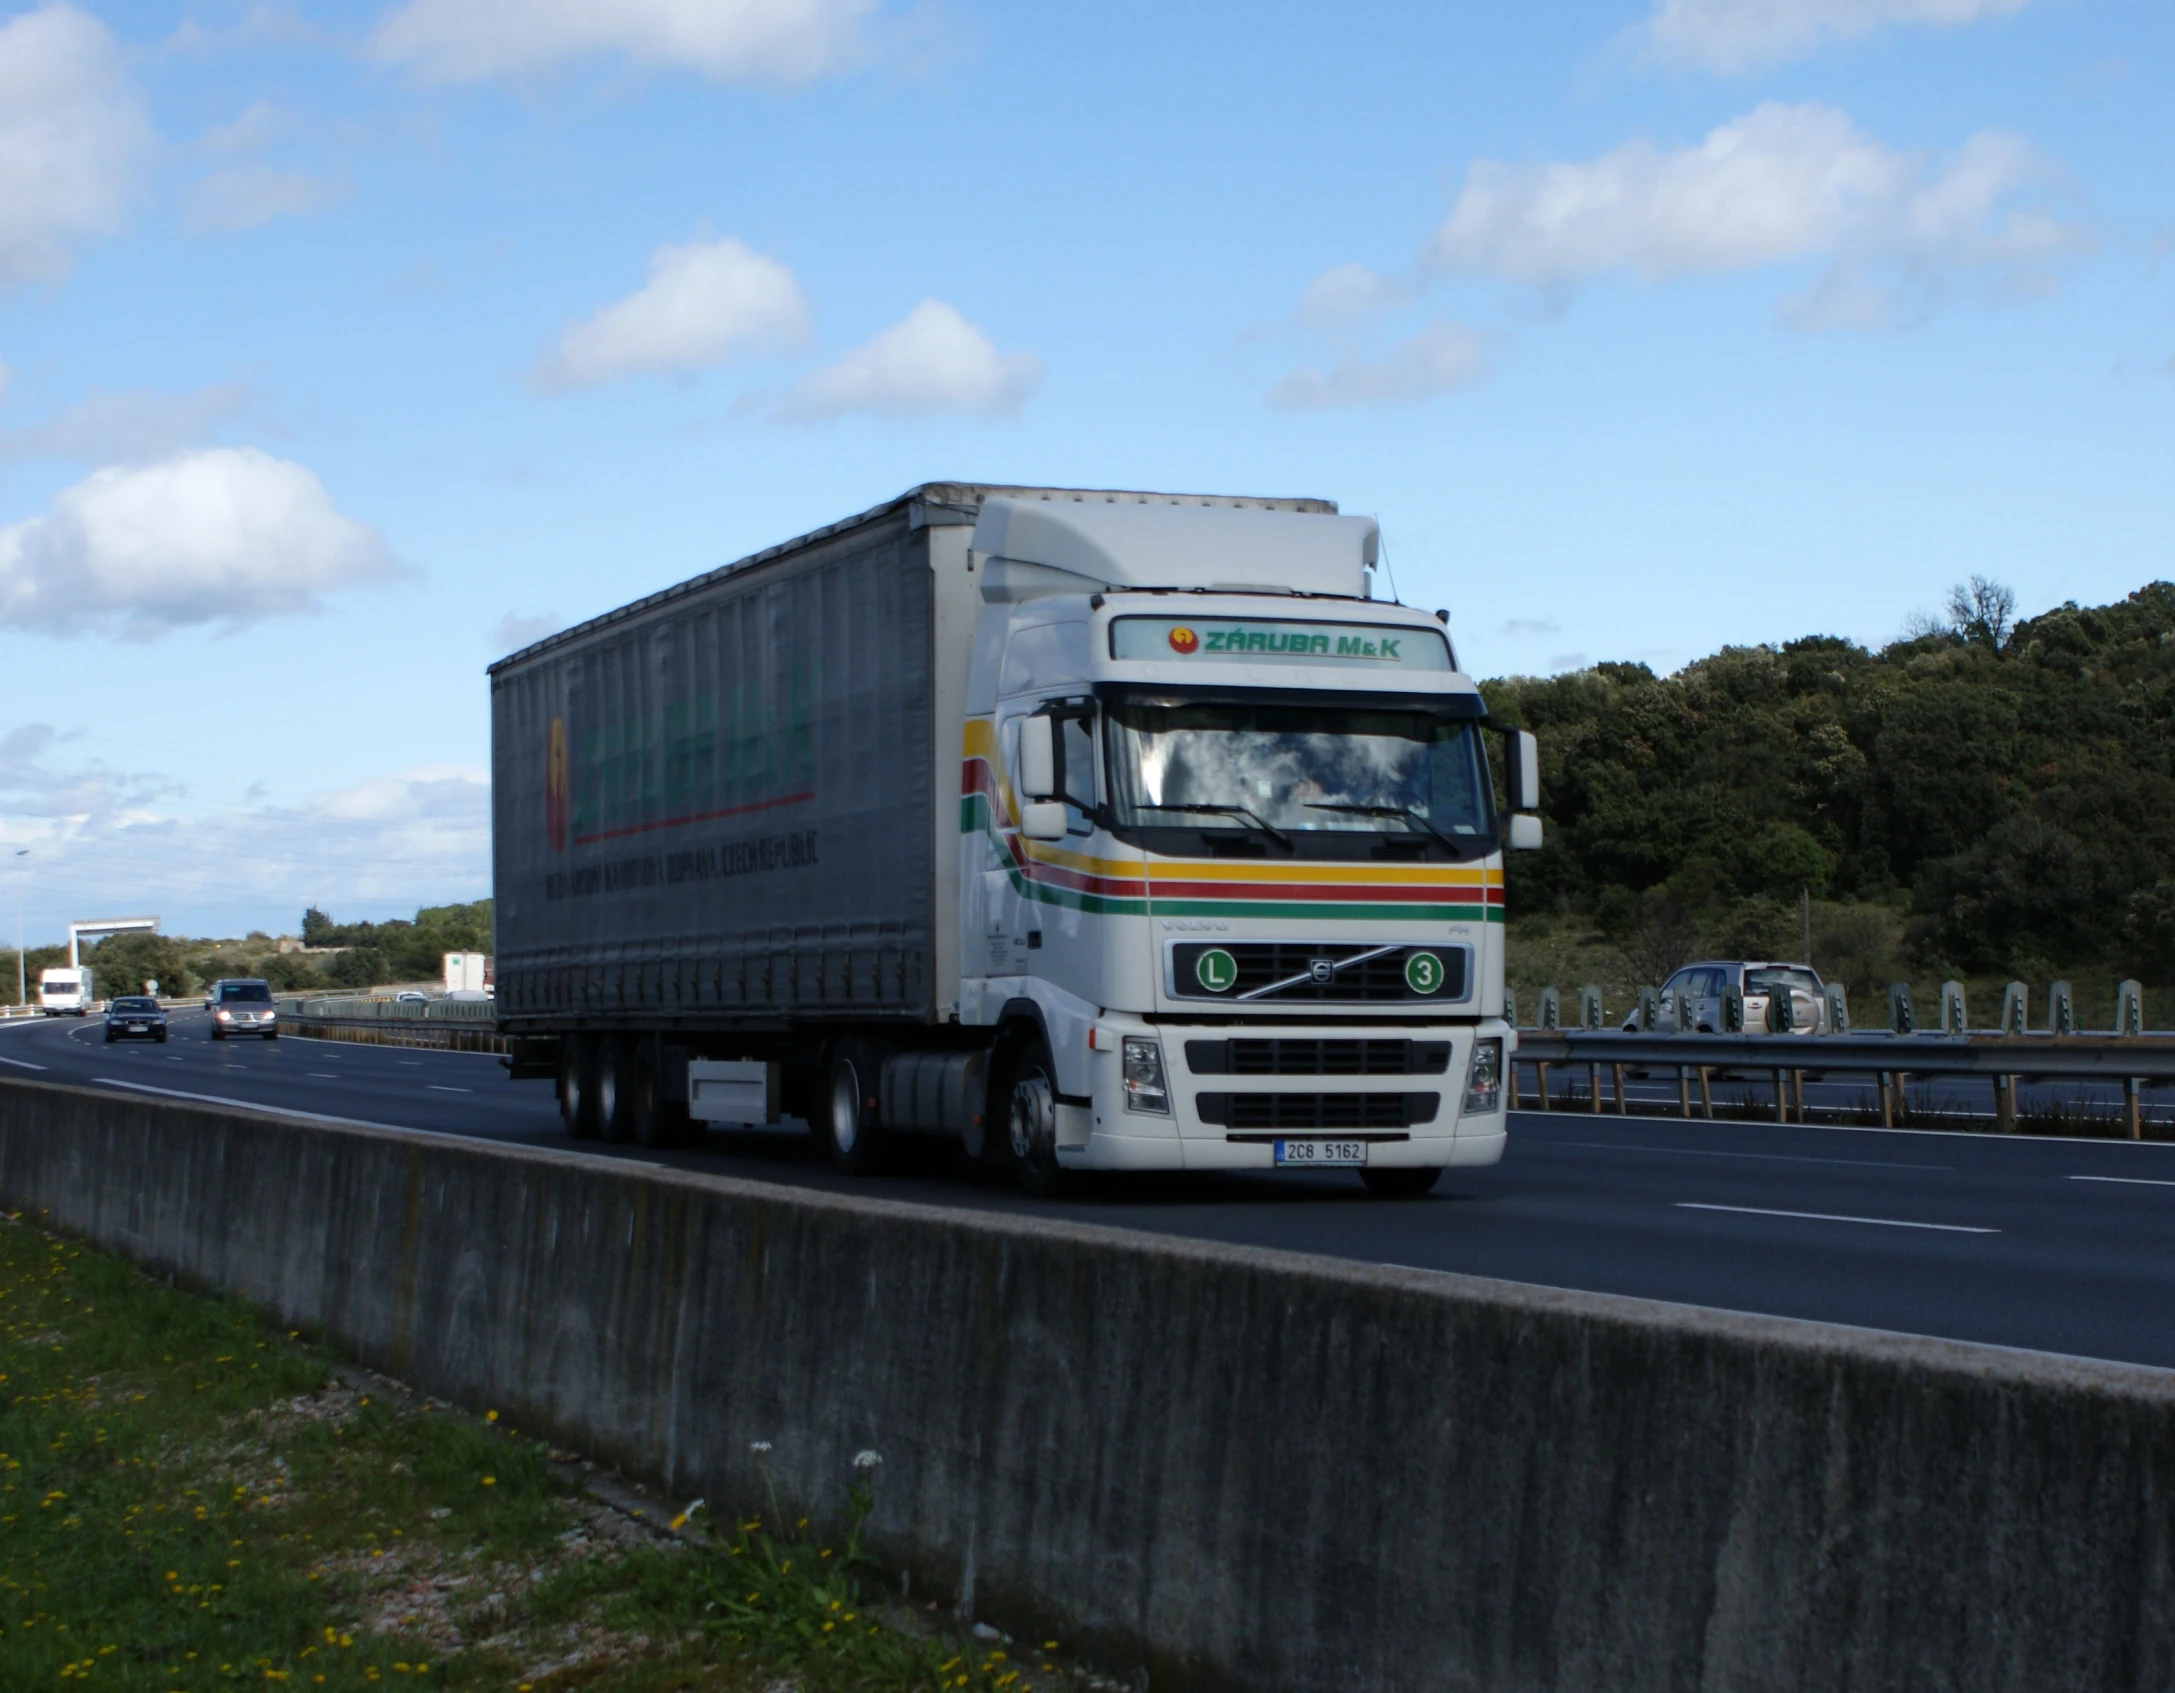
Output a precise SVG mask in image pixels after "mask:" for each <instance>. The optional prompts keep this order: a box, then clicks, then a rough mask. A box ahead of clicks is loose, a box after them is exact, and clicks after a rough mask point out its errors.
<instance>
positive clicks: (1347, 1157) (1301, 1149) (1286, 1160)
mask: <svg viewBox="0 0 2175 1693" xmlns="http://www.w3.org/2000/svg"><path fill="white" fill-rule="evenodd" d="M1276 1161H1277V1162H1278V1163H1279V1164H1364V1163H1366V1162H1367V1143H1366V1142H1365V1141H1363V1140H1280V1141H1278V1142H1277V1143H1276Z"/></svg>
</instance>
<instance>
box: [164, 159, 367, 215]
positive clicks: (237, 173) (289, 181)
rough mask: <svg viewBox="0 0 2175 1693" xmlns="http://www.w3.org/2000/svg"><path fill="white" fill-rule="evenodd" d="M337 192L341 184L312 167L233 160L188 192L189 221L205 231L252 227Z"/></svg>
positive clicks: (328, 198) (302, 209)
mask: <svg viewBox="0 0 2175 1693" xmlns="http://www.w3.org/2000/svg"><path fill="white" fill-rule="evenodd" d="M343 192H344V188H343V186H342V184H340V183H339V182H337V181H335V180H334V179H332V178H330V177H324V176H319V175H317V174H316V173H315V172H314V171H306V170H282V169H280V168H279V167H277V166H275V165H264V164H243V165H233V166H230V167H229V168H227V169H225V170H216V171H213V172H212V173H211V174H210V175H209V176H207V177H205V178H204V179H203V180H202V181H201V182H199V183H197V184H196V185H195V187H193V188H192V189H191V190H190V191H189V221H190V223H192V224H194V225H195V226H196V227H197V228H198V229H205V230H219V231H233V230H239V229H255V228H257V227H258V226H259V225H261V224H267V223H270V222H272V221H273V220H274V219H275V218H283V217H295V216H299V215H300V214H301V213H303V212H314V211H315V210H317V208H318V207H319V206H322V205H326V204H328V203H329V202H331V201H333V200H336V199H338V198H339V197H340V195H341V194H342V193H343Z"/></svg>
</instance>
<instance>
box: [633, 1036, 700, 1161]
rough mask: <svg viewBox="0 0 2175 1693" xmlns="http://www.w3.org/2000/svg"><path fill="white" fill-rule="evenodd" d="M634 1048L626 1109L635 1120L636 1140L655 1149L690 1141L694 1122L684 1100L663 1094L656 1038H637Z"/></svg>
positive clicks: (641, 1144) (681, 1144) (637, 1142)
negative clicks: (632, 1074) (665, 1096)
mask: <svg viewBox="0 0 2175 1693" xmlns="http://www.w3.org/2000/svg"><path fill="white" fill-rule="evenodd" d="M634 1048H635V1051H634V1085H633V1087H632V1089H631V1090H630V1097H629V1098H628V1101H627V1111H628V1114H629V1115H630V1117H631V1118H632V1119H633V1123H634V1139H635V1144H636V1145H638V1146H646V1147H649V1148H651V1149H652V1150H658V1149H661V1148H665V1147H673V1146H685V1145H687V1144H688V1143H689V1142H691V1141H692V1140H693V1139H694V1122H693V1120H692V1119H691V1118H690V1117H689V1116H688V1115H687V1106H686V1103H685V1102H684V1101H675V1100H669V1099H666V1098H664V1097H663V1091H664V1090H663V1087H662V1082H663V1077H662V1075H661V1074H660V1073H659V1072H660V1071H661V1069H662V1067H663V1066H662V1064H661V1062H660V1058H661V1054H660V1053H659V1052H658V1050H657V1042H656V1041H655V1040H654V1039H651V1040H637V1041H636V1042H635V1043H634Z"/></svg>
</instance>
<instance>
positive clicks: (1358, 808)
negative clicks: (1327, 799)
mask: <svg viewBox="0 0 2175 1693" xmlns="http://www.w3.org/2000/svg"><path fill="white" fill-rule="evenodd" d="M1301 803H1303V804H1304V805H1305V806H1306V808H1307V810H1309V811H1341V812H1343V813H1345V814H1346V815H1347V816H1351V817H1401V818H1403V819H1404V820H1405V822H1407V823H1409V824H1411V825H1412V827H1413V828H1415V829H1422V830H1425V831H1426V832H1427V833H1428V834H1430V835H1433V836H1434V837H1435V839H1437V840H1438V841H1440V842H1442V844H1443V845H1444V846H1446V847H1448V848H1449V849H1450V850H1451V851H1452V852H1454V853H1457V854H1459V855H1460V856H1463V855H1464V854H1465V853H1467V852H1470V851H1471V850H1472V843H1471V842H1470V841H1463V842H1461V841H1456V840H1452V839H1451V838H1450V837H1449V836H1448V835H1446V834H1444V833H1443V832H1442V831H1441V830H1440V829H1438V828H1436V827H1435V825H1434V824H1432V823H1430V822H1429V821H1428V820H1427V819H1426V818H1424V817H1422V816H1421V815H1420V814H1419V813H1418V812H1417V811H1414V810H1413V809H1412V808H1411V807H1410V806H1404V805H1330V804H1326V803H1324V802H1323V801H1321V800H1311V799H1310V800H1305V801H1302V802H1301Z"/></svg>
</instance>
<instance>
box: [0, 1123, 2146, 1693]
mask: <svg viewBox="0 0 2175 1693" xmlns="http://www.w3.org/2000/svg"><path fill="white" fill-rule="evenodd" d="M874 1191H876V1192H880V1191H881V1189H880V1187H878V1188H877V1189H875V1190H874ZM0 1197H4V1198H5V1199H6V1201H7V1202H8V1203H9V1204H11V1205H14V1206H26V1205H27V1206H35V1207H39V1208H42V1209H43V1210H45V1211H46V1212H48V1213H49V1214H50V1218H51V1221H52V1222H53V1223H54V1224H56V1225H58V1226H61V1227H63V1228H66V1229H69V1230H71V1231H74V1232H77V1233H80V1234H81V1235H83V1236H85V1237H87V1238H89V1239H91V1240H94V1241H96V1242H98V1243H100V1244H102V1245H105V1246H108V1247H111V1248H113V1249H115V1250H118V1251H121V1252H124V1253H127V1254H129V1255H130V1256H132V1257H134V1258H136V1259H138V1260H139V1261H141V1262H143V1263H145V1264H147V1265H150V1266H153V1267H155V1268H159V1269H162V1270H166V1271H171V1272H174V1273H176V1274H178V1275H180V1276H182V1277H185V1278H188V1279H190V1280H192V1281H196V1282H200V1283H203V1284H206V1285H210V1286H217V1287H221V1288H227V1289H232V1290H234V1291H236V1292H238V1293H241V1294H243V1295H245V1296H247V1297H249V1298H251V1299H253V1300H256V1301H258V1302H260V1303H262V1304H263V1305H265V1306H266V1307H268V1308H269V1309H270V1310H272V1311H273V1312H275V1313H276V1314H277V1315H278V1317H279V1319H280V1320H281V1321H282V1322H284V1323H287V1324H289V1325H291V1326H306V1327H310V1328H314V1329H318V1330H322V1331H325V1332H329V1333H331V1334H334V1335H338V1336H341V1337H344V1338H345V1339H346V1340H347V1341H348V1342H349V1343H351V1344H352V1345H353V1346H354V1347H355V1348H356V1350H357V1351H358V1352H359V1354H360V1355H361V1356H362V1357H363V1358H365V1359H366V1360H368V1361H369V1362H371V1363H373V1364H376V1365H378V1366H380V1367H382V1368H385V1369H387V1370H389V1371H391V1372H394V1373H397V1374H398V1375H400V1376H402V1377H403V1378H405V1379H407V1380H409V1381H411V1382H413V1383H415V1384H416V1385H418V1386H420V1387H423V1388H425V1389H427V1390H429V1391H431V1392H434V1393H438V1394H443V1395H446V1396H448V1397H450V1398H454V1399H458V1400H461V1401H464V1402H466V1403H469V1404H472V1405H481V1404H489V1405H493V1406H496V1407H498V1408H500V1409H501V1410H502V1411H503V1412H506V1413H508V1414H510V1415H511V1416H512V1418H513V1419H514V1420H515V1421H516V1422H517V1423H519V1424H520V1426H522V1427H525V1428H534V1429H539V1430H541V1429H544V1428H549V1429H551V1430H553V1431H555V1432H556V1433H557V1434H558V1435H559V1436H560V1437H561V1438H562V1439H565V1440H567V1441H570V1442H578V1443H580V1444H582V1445H584V1446H587V1447H588V1448H590V1449H591V1450H593V1451H597V1452H600V1453H602V1454H605V1455H608V1456H612V1457H616V1458H617V1459H619V1460H620V1461H622V1462H624V1463H626V1464H628V1465H630V1466H633V1467H635V1468H637V1469H639V1470H642V1471H645V1472H647V1473H649V1474H651V1475H653V1476H655V1477H656V1478H658V1479H660V1480H663V1481H665V1482H666V1483H668V1484H669V1485H670V1486H671V1487H673V1488H674V1489H676V1490H677V1491H678V1492H680V1493H681V1494H683V1495H694V1494H697V1493H700V1494H702V1495H704V1496H706V1497H708V1498H709V1499H711V1500H712V1501H713V1502H723V1501H726V1500H740V1501H743V1502H748V1501H752V1500H753V1499H754V1498H755V1497H756V1496H757V1494H756V1488H757V1478H756V1474H755V1471H754V1469H753V1467H752V1466H753V1459H752V1456H751V1454H750V1451H749V1447H750V1443H751V1442H753V1441H756V1440H767V1441H770V1442H772V1443H773V1448H774V1449H773V1450H772V1452H771V1453H770V1455H769V1459H768V1462H769V1464H770V1466H771V1469H772V1471H773V1474H774V1475H775V1477H776V1479H777V1482H778V1485H779V1489H780V1493H781V1496H782V1497H783V1499H784V1501H785V1502H786V1504H787V1506H788V1508H789V1509H803V1510H807V1511H809V1512H810V1513H811V1514H814V1513H819V1512H825V1511H828V1510H831V1509H833V1508H835V1506H836V1504H837V1502H838V1500H839V1498H840V1496H841V1492H842V1489H843V1484H844V1482H845V1480H846V1478H847V1476H848V1473H849V1469H848V1466H849V1465H850V1463H851V1459H852V1456H853V1454H854V1453H855V1452H856V1451H857V1450H859V1449H862V1448H865V1447H873V1448H874V1449H876V1450H877V1451H879V1452H881V1453H882V1455H883V1458H884V1463H883V1467H882V1470H881V1472H880V1503H879V1506H878V1510H877V1513H876V1515H875V1517H874V1519H873V1520H872V1525H871V1526H872V1530H873V1537H874V1544H875V1546H876V1547H877V1549H878V1550H879V1552H880V1553H881V1555H882V1556H883V1557H884V1558H885V1559H886V1560H887V1562H888V1564H889V1566H890V1567H891V1568H892V1569H893V1570H894V1571H895V1572H896V1571H899V1570H901V1569H910V1570H911V1571H912V1572H913V1575H914V1580H915V1582H916V1583H917V1587H916V1591H917V1593H918V1592H924V1591H927V1590H928V1589H929V1585H930V1584H937V1585H939V1586H940V1587H941V1589H942V1590H944V1591H947V1592H951V1593H955V1594H960V1595H962V1604H963V1607H964V1608H965V1609H967V1610H970V1611H971V1612H972V1613H973V1614H976V1615H979V1616H987V1617H993V1618H995V1619H997V1620H999V1621H1003V1622H1006V1623H1008V1624H1010V1625H1012V1626H1014V1627H1015V1628H1025V1627H1032V1628H1050V1629H1053V1630H1056V1631H1059V1632H1061V1633H1062V1634H1063V1635H1064V1637H1065V1638H1066V1639H1067V1640H1068V1642H1075V1643H1079V1644H1082V1645H1084V1646H1085V1647H1086V1648H1087V1649H1088V1650H1089V1651H1090V1652H1091V1653H1094V1654H1095V1655H1097V1656H1099V1657H1100V1658H1101V1659H1103V1660H1104V1661H1106V1662H1111V1663H1116V1664H1123V1665H1135V1666H1140V1667H1143V1668H1145V1669H1146V1670H1147V1671H1148V1673H1149V1675H1150V1679H1151V1685H1152V1686H1153V1687H1155V1688H1157V1689H1164V1688H1218V1687H1234V1688H1235V1687H1244V1688H1249V1689H1308V1690H1311V1689H1322V1690H1325V1693H1327V1690H1336V1693H1353V1690H1372V1689H1381V1690H1384V1693H1387V1690H1391V1689H1396V1690H1399V1693H1410V1690H1417V1689H1488V1690H1493V1689H1520V1690H1523V1689H1552V1690H1572V1693H1575V1690H1582V1689H1604V1688H1605V1689H1656V1690H1662V1689H1668V1690H1675V1689H1711V1690H1717V1693H1719V1690H1725V1689H1726V1690H1735V1689H1752V1688H1791V1689H1796V1690H1814V1689H1829V1688H1833V1689H1880V1690H1888V1689H1929V1690H1930V1689H1970V1690H1971V1693H1988V1690H1994V1689H2010V1690H2014V1693H2053V1690H2060V1689H2078V1690H2080V1693H2081V1690H2085V1689H2091V1690H2094V1693H2101V1690H2107V1689H2131V1688H2135V1689H2146V1688H2154V1689H2159V1688H2166V1687H2168V1686H2170V1685H2171V1684H2175V1572H2171V1564H2175V1378H2171V1377H2170V1376H2168V1375H2166V1374H2163V1373H2161V1372H2153V1371H2142V1370H2128V1369H2122V1368H2117V1367H2113V1366H2103V1365H2096V1364H2091V1363H2084V1362H2078V1361H2071V1360H2061V1359H2055V1358H2050V1357H2044V1356H2038V1355H2031V1354H2021V1353H2008V1352H2002V1351H1997V1350H1993V1349H1987V1348H1974V1347H1968V1346H1961V1345H1954V1344H1949V1343H1944V1342H1936V1341H1924V1340H1912V1339H1908V1338H1902V1337H1896V1336H1885V1335H1878V1334H1871V1333H1864V1332H1859V1331H1852V1330H1843V1329H1834V1328H1824V1327H1819V1326H1815V1325H1808V1324H1798V1323H1788V1322H1782V1321H1777V1320H1771V1319H1763V1318H1756V1317H1747V1316H1736V1315H1730V1314H1726V1313H1715V1312H1705V1311H1697V1310H1691V1309H1687V1308H1683V1307H1672V1306H1665V1305H1655V1304H1647V1303H1642V1302H1639V1301H1634V1300H1626V1299H1611V1298H1602V1297H1595V1296H1589V1295H1580V1294H1572V1293H1562V1292H1553V1291H1549V1290H1545V1289H1536V1288H1524V1287H1518V1286H1514V1285H1509V1284H1503V1283H1494V1282H1486V1281H1480V1280H1473V1279H1468V1278H1461V1277H1453V1276H1446V1275H1432V1274H1424V1273H1420V1272H1406V1271H1398V1270H1392V1269H1381V1268H1372V1267H1368V1266H1364V1265H1356V1264H1340V1263H1332V1262H1324V1261H1320V1260H1315V1259H1307V1258H1300V1257H1296V1256H1290V1255H1284V1254H1278V1253H1270V1252H1257V1251H1246V1250H1238V1249H1233V1248H1226V1247H1221V1246H1215V1245H1208V1244H1200V1243H1193V1242H1185V1241H1173V1240H1166V1239H1161V1238H1156V1237H1149V1236H1143V1235H1138V1234H1132V1233H1127V1232H1124V1231H1120V1230H1115V1229H1106V1228H1099V1227H1088V1226H1080V1225H1074V1224H1069V1223H1062V1222H1055V1221H1041V1220H1034V1219H1023V1218H1016V1217H1009V1216H989V1215H977V1214H974V1213H971V1212H963V1211H948V1210H937V1209H931V1208H927V1207H921V1206H915V1205H909V1204H902V1203H897V1202H890V1201H885V1200H883V1199H881V1198H874V1197H871V1198H861V1197H853V1198H844V1197H833V1196H828V1195H824V1194H819V1193H810V1192H805V1191H797V1190H782V1189H778V1188H772V1187H765V1186H762V1185H760V1184H754V1183H746V1182H739V1181H732V1180H726V1179H721V1178H715V1177H706V1176H701V1175H689V1174H684V1173H680V1172H676V1171H667V1170H661V1169H654V1168H649V1167H645V1166H642V1165H640V1164H637V1163H633V1162H614V1161H607V1160H601V1159H594V1158H588V1157H581V1156H576V1155H573V1154H562V1153H554V1152H538V1151H530V1150H522V1149H511V1148H502V1147H497V1146H492V1145H487V1144H483V1143H478V1142H469V1141H462V1140H455V1139H447V1138H435V1137H431V1136H428V1135H421V1134H406V1133H401V1132H397V1131H373V1130H368V1129H359V1128H342V1127H335V1126H331V1125H325V1124H313V1123H305V1122H299V1121H296V1120H294V1119H286V1118H281V1117H278V1116H275V1115H271V1114H264V1113H257V1112H248V1111H238V1110H237V1111H225V1110H212V1109H206V1108H197V1107H192V1106H189V1105H186V1104H180V1103H173V1102H167V1101H158V1100H145V1099H128V1098H115V1097H112V1096H110V1095H108V1094H104V1093H100V1092H97V1091H94V1090H90V1089H74V1088H65V1087H58V1086H51V1085H46V1084H41V1083H36V1082H18V1081H13V1080H8V1081H5V1082H0Z"/></svg>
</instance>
